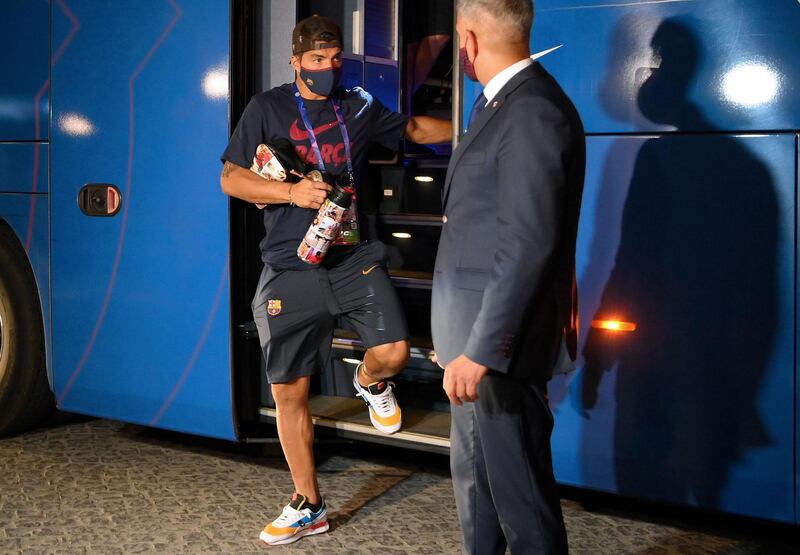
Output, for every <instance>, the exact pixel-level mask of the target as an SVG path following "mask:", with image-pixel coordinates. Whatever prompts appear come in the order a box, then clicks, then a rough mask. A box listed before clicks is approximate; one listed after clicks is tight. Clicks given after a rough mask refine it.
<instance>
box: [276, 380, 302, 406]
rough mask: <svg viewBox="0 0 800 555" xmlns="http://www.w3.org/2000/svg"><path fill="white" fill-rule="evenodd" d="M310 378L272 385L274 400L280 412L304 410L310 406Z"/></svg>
mask: <svg viewBox="0 0 800 555" xmlns="http://www.w3.org/2000/svg"><path fill="white" fill-rule="evenodd" d="M308 380H309V378H308V377H302V378H298V379H296V380H293V381H291V382H287V383H274V384H272V398H273V399H274V400H275V406H276V407H277V408H278V409H279V410H280V409H284V410H291V409H297V408H303V407H305V406H306V405H307V404H308Z"/></svg>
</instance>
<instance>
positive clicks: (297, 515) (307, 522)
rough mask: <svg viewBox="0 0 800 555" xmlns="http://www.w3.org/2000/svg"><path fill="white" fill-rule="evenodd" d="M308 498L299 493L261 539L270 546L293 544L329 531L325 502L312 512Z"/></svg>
mask: <svg viewBox="0 0 800 555" xmlns="http://www.w3.org/2000/svg"><path fill="white" fill-rule="evenodd" d="M306 505H307V502H306V498H305V496H303V495H300V494H299V493H295V494H294V495H293V496H292V500H291V502H290V503H289V504H288V505H286V506H285V507H284V508H283V512H281V516H279V517H278V518H276V519H275V520H273V521H272V522H270V523H269V524H267V525H266V526H265V527H264V530H262V531H261V534H259V536H258V537H259V539H260V540H261V541H262V542H264V543H267V544H269V545H284V544H287V543H293V542H296V541H297V540H299V539H300V538H302V537H304V536H313V535H314V534H321V533H323V532H327V531H328V527H329V526H328V509H327V508H326V507H325V501H322V504H321V506H320V508H319V509H318V510H317V511H316V512H312V511H311V509H309V508H308V507H307V506H306Z"/></svg>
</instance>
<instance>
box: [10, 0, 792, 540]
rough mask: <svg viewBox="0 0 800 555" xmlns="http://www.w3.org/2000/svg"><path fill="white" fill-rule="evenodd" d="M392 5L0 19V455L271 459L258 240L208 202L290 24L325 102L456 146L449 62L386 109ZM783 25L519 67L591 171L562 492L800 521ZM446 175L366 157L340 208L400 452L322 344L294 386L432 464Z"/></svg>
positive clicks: (680, 13)
mask: <svg viewBox="0 0 800 555" xmlns="http://www.w3.org/2000/svg"><path fill="white" fill-rule="evenodd" d="M446 3H447V2H445V4H446ZM409 6H410V0H327V1H324V2H323V1H321V0H298V1H294V0H233V1H223V0H215V1H212V0H193V1H192V2H187V1H184V0H142V1H139V2H117V1H111V2H109V1H101V0H52V1H49V2H48V1H46V0H6V1H5V2H3V3H2V6H0V60H1V61H2V62H1V64H0V65H1V67H2V68H3V71H2V76H0V434H2V435H8V434H13V433H18V432H21V431H24V430H26V429H29V428H31V427H33V426H35V425H36V424H37V423H39V422H41V421H42V419H43V418H45V417H46V416H47V415H48V414H49V413H50V412H51V411H52V410H53V408H54V407H57V408H58V409H59V410H63V411H69V412H74V413H80V414H87V415H94V416H100V417H104V418H111V419H116V420H121V421H126V422H133V423H137V424H143V425H147V426H153V427H159V428H166V429H171V430H177V431H181V432H187V433H192V434H199V435H204V436H210V437H216V438H224V439H228V440H232V441H257V440H258V439H259V438H262V437H265V436H267V435H270V434H271V433H272V429H271V426H272V423H273V422H274V418H275V412H274V408H273V407H274V405H273V404H272V402H271V399H270V397H269V393H268V391H267V388H266V384H265V378H264V371H263V362H262V360H261V354H260V349H259V346H258V341H257V339H255V329H254V326H253V323H252V315H251V313H250V299H251V297H252V293H253V290H254V288H255V283H256V280H257V277H258V273H259V271H260V264H261V263H260V259H259V252H258V248H257V245H258V242H259V240H260V239H261V235H262V234H263V228H262V226H261V223H260V214H259V212H258V210H257V209H256V208H255V207H253V206H249V205H246V204H245V203H243V202H240V201H238V200H230V199H228V198H227V197H226V196H225V195H224V194H223V193H222V192H221V190H220V187H219V172H220V168H221V165H220V162H219V155H220V153H221V152H222V150H223V148H224V146H225V145H226V143H227V139H228V136H229V133H230V131H231V130H232V129H233V127H234V126H235V124H236V122H237V120H238V117H239V116H240V114H241V112H242V110H243V108H244V106H245V104H246V102H247V101H248V99H249V98H250V96H251V95H253V94H255V93H256V92H258V91H261V90H264V89H266V88H269V87H272V86H275V85H277V84H280V83H283V82H287V81H289V80H291V78H292V75H291V73H290V71H291V70H290V69H289V66H288V63H287V61H288V58H289V52H290V32H291V29H292V27H293V25H294V23H295V22H296V21H297V20H298V19H299V18H302V17H305V16H307V15H310V14H311V13H322V14H324V15H328V16H329V17H333V18H335V19H337V20H338V21H339V22H340V23H341V24H342V27H343V29H344V31H345V34H346V36H347V38H346V41H345V42H346V48H345V50H346V53H345V80H346V81H347V83H348V84H349V85H356V84H358V85H362V86H364V87H365V88H366V89H367V90H369V91H371V92H372V93H373V94H374V95H376V96H378V97H379V98H380V99H381V100H382V101H383V103H384V104H386V105H387V106H390V107H394V108H396V109H398V110H401V109H402V110H405V111H409V110H413V111H414V112H415V113H428V114H433V115H439V116H443V117H453V120H454V122H455V123H456V128H457V129H461V128H462V122H463V120H464V110H465V107H466V110H468V109H469V107H470V106H471V104H472V100H473V99H474V97H475V96H476V95H477V94H478V92H479V91H478V90H477V89H476V88H475V87H474V86H473V85H472V84H471V83H469V82H465V81H464V80H462V78H461V75H460V72H459V69H458V67H457V66H458V64H453V63H452V60H453V52H452V47H453V46H452V45H453V41H452V40H450V42H449V43H448V44H449V45H445V46H443V44H445V43H444V42H442V43H441V44H440V46H439V48H440V51H439V52H438V53H437V55H438V58H437V59H436V60H435V63H431V65H430V67H428V68H427V69H426V70H425V73H424V75H423V77H424V79H422V80H418V81H415V82H414V85H413V86H412V87H410V86H409V85H408V83H409V81H408V77H407V76H408V70H409V69H410V68H412V60H414V58H413V56H414V52H415V48H416V46H415V45H417V46H418V45H419V43H420V42H421V41H422V40H423V39H424V38H425V36H427V35H425V34H424V32H421V31H420V29H422V28H425V23H426V22H425V18H426V17H427V16H426V14H425V13H419V12H415V13H409V11H410V8H409ZM450 7H451V9H452V6H450ZM798 28H800V4H799V3H798V2H796V1H795V0H775V1H773V2H760V1H757V0H704V1H703V2H693V1H683V0H626V1H618V2H609V1H608V0H603V1H600V0H539V1H538V2H536V23H535V25H534V32H533V38H532V45H531V51H532V52H544V51H550V50H551V49H553V48H555V47H560V48H558V49H556V50H554V51H551V52H550V53H548V54H546V55H545V56H543V57H542V58H541V59H540V61H541V63H542V64H543V65H544V66H545V67H546V68H547V69H548V70H549V71H550V72H551V73H552V74H553V75H554V76H555V77H556V78H557V79H558V80H559V82H560V83H561V84H562V86H563V87H564V89H565V90H566V92H567V93H568V94H569V95H570V97H571V98H572V99H573V101H574V102H575V104H576V106H577V107H578V109H579V111H580V114H581V116H582V118H583V122H584V125H585V128H586V132H587V149H588V160H587V176H586V185H585V193H584V201H583V211H582V215H581V222H580V230H579V237H578V253H577V257H578V260H577V263H578V267H577V272H578V283H579V291H580V302H581V305H580V306H581V312H580V314H581V333H580V346H579V358H578V361H577V364H576V366H577V369H576V371H574V372H570V373H567V374H564V375H559V376H557V377H556V378H554V379H553V381H552V382H551V384H550V403H551V406H552V409H553V412H554V413H555V415H556V426H555V430H554V434H553V458H554V464H555V472H556V476H557V478H558V480H559V481H560V482H561V483H562V484H567V485H571V486H577V487H581V488H587V489H592V490H599V491H605V492H612V493H618V494H621V495H625V496H629V497H635V498H642V499H648V500H653V501H658V502H665V503H671V504H677V505H681V506H691V507H699V508H703V509H709V510H713V511H718V512H724V513H729V514H736V515H744V516H749V517H754V518H759V519H766V520H770V521H777V522H783V523H790V524H797V523H798V522H799V521H798V519H799V518H800V500H799V499H798V479H799V478H800V466H798V460H800V441H799V439H800V438H798V430H799V429H800V413H798V411H797V410H796V406H797V399H798V394H800V386H799V385H798V379H797V331H798V327H797V310H796V307H797V285H798V283H797V233H796V230H797V214H798V213H797V198H798V197H797V190H798V132H799V130H800V94H798V90H799V89H798V83H800V62H798V59H797V56H796V55H795V54H796V52H798V50H800V34H799V33H797V29H798ZM440 34H441V33H440ZM452 34H453V32H452V30H450V31H449V35H448V34H447V33H444V36H445V38H446V39H450V38H452ZM440 42H441V41H440ZM449 152H450V150H449V147H447V146H442V147H436V148H434V149H420V148H418V147H416V146H415V145H404V147H403V148H402V150H401V154H399V155H395V154H394V153H387V152H375V153H374V155H373V156H372V158H373V162H372V163H371V165H370V181H374V182H375V183H374V186H370V187H368V188H367V189H368V190H365V192H364V196H365V200H364V202H365V205H366V206H368V207H369V210H370V213H371V219H372V220H374V224H375V225H376V227H377V229H378V230H379V234H380V236H381V238H382V240H384V242H386V243H387V245H388V246H389V248H390V252H391V261H390V262H391V264H390V269H391V274H392V279H393V281H394V283H395V285H396V287H397V291H398V294H399V295H400V296H401V299H402V300H403V305H404V307H405V309H406V315H407V318H408V321H409V324H410V327H411V331H412V334H413V336H414V339H413V348H412V358H411V361H410V363H409V366H408V368H407V369H406V370H405V371H404V373H403V375H402V378H401V380H400V383H399V384H398V385H399V388H398V391H399V393H398V395H399V397H400V400H401V403H402V404H403V406H404V413H406V414H405V418H404V421H405V422H406V428H405V429H404V430H403V432H402V433H400V434H398V435H396V436H392V437H391V438H389V437H386V436H382V435H379V434H377V433H376V432H375V431H374V430H373V428H372V427H371V426H370V425H369V422H368V421H366V420H365V411H363V410H361V409H359V408H357V405H356V404H354V403H358V402H359V401H357V400H355V399H353V398H352V391H351V388H350V387H349V380H348V376H350V375H352V364H353V363H354V362H356V361H357V360H358V359H359V357H360V353H361V350H362V349H361V345H360V343H359V341H358V338H357V337H356V336H354V335H353V334H352V333H350V332H348V331H347V330H339V331H337V334H336V337H335V339H334V350H333V355H332V358H331V360H330V363H329V365H328V368H327V369H326V371H325V372H324V373H322V374H321V376H320V377H319V379H318V381H317V383H316V384H315V385H314V391H313V399H312V410H313V412H314V415H315V422H316V424H317V425H318V426H320V427H326V428H329V429H331V430H332V431H334V432H335V433H337V434H340V435H344V436H347V437H352V438H359V439H366V440H372V441H379V442H393V443H396V444H401V445H405V446H408V447H412V448H422V449H429V450H434V451H440V452H446V451H447V449H448V446H449V441H448V427H449V414H448V404H447V400H446V398H445V397H444V395H443V393H442V391H441V386H440V381H441V371H440V370H439V369H438V368H437V366H436V365H435V364H433V363H432V362H431V361H430V360H429V355H430V350H431V342H430V327H429V326H430V324H429V308H430V306H429V303H430V284H431V271H432V267H433V256H434V253H435V250H436V245H437V241H438V234H439V230H440V226H441V197H440V193H441V183H442V180H443V176H444V172H445V169H446V166H447V160H448V155H449Z"/></svg>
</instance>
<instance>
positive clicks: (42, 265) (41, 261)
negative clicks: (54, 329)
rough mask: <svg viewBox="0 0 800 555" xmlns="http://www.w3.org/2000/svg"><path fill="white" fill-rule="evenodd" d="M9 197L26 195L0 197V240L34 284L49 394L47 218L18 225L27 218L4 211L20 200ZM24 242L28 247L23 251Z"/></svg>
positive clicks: (48, 248) (51, 366)
mask: <svg viewBox="0 0 800 555" xmlns="http://www.w3.org/2000/svg"><path fill="white" fill-rule="evenodd" d="M10 196H13V197H25V196H27V195H0V227H2V228H4V229H6V230H8V231H10V234H8V235H6V234H4V235H5V238H3V239H0V240H12V241H14V240H15V241H16V243H17V246H18V247H19V248H20V249H22V250H23V251H24V253H25V263H26V265H27V268H26V269H25V270H26V271H27V272H30V275H31V276H32V277H33V280H34V283H35V284H36V291H35V293H36V298H37V300H38V302H39V309H40V314H41V318H42V320H41V321H42V332H43V334H44V345H45V361H46V362H45V363H46V366H47V381H48V383H49V385H50V391H53V371H52V368H53V364H52V360H53V359H52V345H51V341H50V321H51V320H50V237H49V228H48V226H47V222H48V221H49V218H46V219H45V221H44V224H43V225H42V224H41V223H39V224H38V225H36V224H35V225H33V226H29V225H28V224H27V222H26V221H25V222H23V221H21V220H25V219H27V218H15V217H14V214H15V213H18V212H19V211H18V210H8V211H7V210H6V209H7V208H8V207H9V204H13V201H14V200H16V201H19V200H20V199H19V198H16V199H9V197H10ZM9 201H11V202H9ZM26 216H27V214H26ZM28 227H31V232H30V233H29V232H28ZM9 235H10V238H9ZM27 236H30V237H31V239H30V241H26V237H27ZM26 242H27V243H28V246H27V248H26Z"/></svg>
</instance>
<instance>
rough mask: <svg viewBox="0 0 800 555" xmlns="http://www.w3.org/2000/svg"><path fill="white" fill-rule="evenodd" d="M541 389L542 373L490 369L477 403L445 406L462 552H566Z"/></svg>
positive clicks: (517, 554) (550, 417) (549, 418)
mask: <svg viewBox="0 0 800 555" xmlns="http://www.w3.org/2000/svg"><path fill="white" fill-rule="evenodd" d="M546 388H547V386H546V381H545V380H542V379H538V380H536V381H535V382H531V381H530V380H521V379H517V378H512V377H509V376H508V375H506V374H502V373H499V372H494V371H490V372H489V373H488V374H487V375H486V376H485V377H484V379H483V380H481V382H480V384H479V385H478V400H477V401H476V402H474V403H464V405H463V406H461V407H457V406H455V405H452V406H451V409H452V427H451V433H450V469H451V471H452V475H453V489H454V491H455V498H456V507H457V509H458V518H459V521H460V523H461V529H462V531H463V535H464V553H467V554H469V555H494V554H503V553H505V550H506V547H508V548H510V550H511V553H512V555H527V554H534V553H536V554H539V553H542V554H562V553H567V534H566V530H565V528H564V519H563V516H562V514H561V503H560V500H559V497H558V491H557V489H556V483H555V477H554V476H553V464H552V459H551V454H550V434H551V432H552V430H553V415H552V413H551V412H550V408H549V407H548V405H547V394H546V391H547V389H546Z"/></svg>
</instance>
